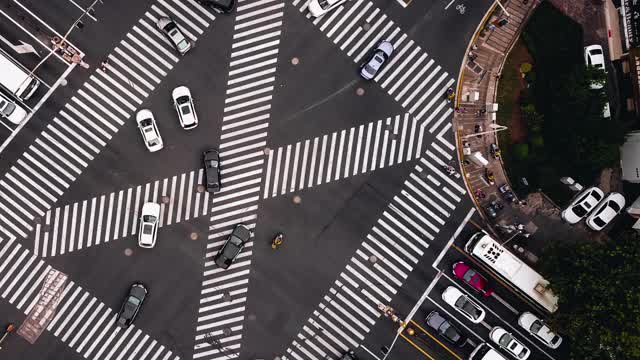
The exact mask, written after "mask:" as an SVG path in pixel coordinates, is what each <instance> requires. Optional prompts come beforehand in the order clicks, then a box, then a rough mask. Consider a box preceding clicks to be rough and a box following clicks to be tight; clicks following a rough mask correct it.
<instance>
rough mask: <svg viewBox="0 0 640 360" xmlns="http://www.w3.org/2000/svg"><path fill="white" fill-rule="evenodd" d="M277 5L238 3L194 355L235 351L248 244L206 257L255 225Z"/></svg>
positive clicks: (276, 1) (280, 6)
mask: <svg viewBox="0 0 640 360" xmlns="http://www.w3.org/2000/svg"><path fill="white" fill-rule="evenodd" d="M284 5H285V4H284V2H283V1H281V0H243V1H241V2H239V3H238V7H237V12H236V15H235V22H234V35H233V42H232V46H231V49H232V50H231V51H232V53H231V59H230V63H229V78H228V80H227V91H226V99H225V102H224V115H223V119H222V132H221V136H220V146H219V150H220V158H221V164H220V166H221V169H222V170H221V174H222V185H223V186H222V190H221V191H220V193H217V194H215V196H214V197H213V200H212V205H211V211H210V213H209V214H210V226H209V232H210V234H209V236H208V243H207V253H206V256H205V265H204V271H203V281H202V290H201V292H200V307H199V309H198V314H197V324H196V329H195V333H196V334H195V344H194V354H193V358H194V359H230V358H237V357H239V356H240V351H241V348H242V340H243V329H244V325H243V323H244V319H245V316H244V312H245V309H246V308H245V306H246V301H247V292H248V287H249V271H250V265H251V258H252V255H253V251H252V249H253V242H252V241H250V242H249V243H248V244H247V245H246V246H245V248H244V249H243V250H242V252H241V253H240V255H239V256H238V258H237V259H236V261H235V262H234V263H233V265H231V266H230V267H229V269H227V270H223V269H221V268H218V267H217V266H216V264H215V262H214V261H213V257H214V255H215V254H216V253H218V251H219V250H220V249H221V247H222V245H223V244H224V242H225V240H226V238H227V236H229V234H230V233H231V231H232V229H233V228H234V227H235V225H236V224H238V223H243V224H245V225H246V226H247V227H249V228H251V229H253V228H255V226H256V222H257V217H258V215H257V213H258V201H259V200H260V184H261V182H262V177H263V171H264V170H263V169H264V157H265V148H266V147H267V135H268V132H267V129H268V128H269V119H270V117H271V101H272V98H273V91H274V84H275V79H276V78H275V74H276V64H277V61H278V52H279V45H280V37H281V34H282V30H281V28H282V19H283V15H284V13H283V10H284Z"/></svg>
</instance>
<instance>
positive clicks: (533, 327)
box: [531, 320, 543, 333]
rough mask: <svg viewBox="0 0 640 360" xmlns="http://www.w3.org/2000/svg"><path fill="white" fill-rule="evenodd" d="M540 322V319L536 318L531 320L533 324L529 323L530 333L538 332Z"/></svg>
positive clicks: (540, 327)
mask: <svg viewBox="0 0 640 360" xmlns="http://www.w3.org/2000/svg"><path fill="white" fill-rule="evenodd" d="M542 326H543V325H542V322H541V321H540V320H536V321H534V322H533V324H531V332H532V333H538V331H540V329H542Z"/></svg>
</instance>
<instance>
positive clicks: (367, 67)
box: [360, 40, 393, 80]
mask: <svg viewBox="0 0 640 360" xmlns="http://www.w3.org/2000/svg"><path fill="white" fill-rule="evenodd" d="M392 54H393V44H391V42H389V41H386V40H384V41H381V42H380V43H379V44H378V45H377V46H376V48H375V49H373V51H370V52H369V56H368V57H367V58H366V59H364V61H363V62H362V64H361V65H360V76H362V78H363V79H365V80H371V79H373V78H374V77H375V76H376V75H378V72H380V71H381V70H382V68H383V67H384V66H385V65H386V64H387V61H389V58H391V55H392Z"/></svg>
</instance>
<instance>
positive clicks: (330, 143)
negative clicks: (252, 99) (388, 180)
mask: <svg viewBox="0 0 640 360" xmlns="http://www.w3.org/2000/svg"><path fill="white" fill-rule="evenodd" d="M451 112H453V110H452V109H451V108H447V110H445V111H443V113H442V115H441V119H445V118H447V117H448V116H449V115H450V114H451ZM450 126H451V124H450V123H448V126H445V127H444V128H443V129H442V131H441V132H439V133H438V136H439V137H440V139H441V142H443V141H444V142H443V144H445V142H446V144H447V146H446V147H447V148H448V149H449V150H453V149H455V147H454V148H452V146H453V145H451V144H450V143H449V142H448V141H447V140H445V139H444V138H443V137H442V134H444V133H445V132H446V131H447V130H448V129H449V128H450ZM410 129H414V130H415V129H416V120H415V118H413V117H411V115H410V114H409V113H406V114H404V115H397V116H395V117H389V118H387V119H386V120H378V121H374V122H370V123H367V124H362V125H359V126H354V127H351V128H350V129H343V130H340V131H336V132H333V133H332V134H330V135H329V134H325V135H322V136H317V137H315V138H313V139H306V140H303V141H298V142H296V143H295V144H289V145H285V146H281V147H278V148H277V149H274V150H273V151H271V152H270V153H269V156H268V158H267V166H266V176H265V186H264V193H263V195H262V196H263V198H269V197H275V196H278V195H284V194H286V193H291V192H294V191H299V190H302V189H305V188H310V187H313V186H316V185H321V184H326V183H329V182H331V181H337V180H340V179H344V178H347V177H349V176H355V175H358V174H364V173H367V172H371V171H375V170H377V169H382V168H384V167H388V166H393V165H397V164H400V163H402V162H405V161H410V160H414V155H413V154H420V153H422V151H423V148H424V147H425V146H426V145H427V144H426V141H424V139H423V136H421V134H422V133H420V135H418V136H416V133H415V131H413V132H411V130H410ZM432 146H435V147H436V149H437V150H438V152H440V153H442V154H443V155H444V156H445V157H447V159H449V160H451V158H452V156H451V155H450V154H449V152H447V151H445V150H444V149H442V148H441V147H440V146H438V145H437V144H436V145H432Z"/></svg>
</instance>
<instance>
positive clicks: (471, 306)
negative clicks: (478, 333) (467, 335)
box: [442, 286, 486, 324]
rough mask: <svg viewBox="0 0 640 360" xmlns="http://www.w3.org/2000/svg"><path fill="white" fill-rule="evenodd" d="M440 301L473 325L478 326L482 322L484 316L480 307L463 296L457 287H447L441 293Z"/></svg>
mask: <svg viewBox="0 0 640 360" xmlns="http://www.w3.org/2000/svg"><path fill="white" fill-rule="evenodd" d="M442 300H444V302H446V303H447V304H449V305H451V306H452V307H453V308H454V309H456V311H458V312H459V313H461V314H462V315H464V317H466V318H467V319H469V320H470V321H471V322H472V323H474V324H479V323H481V322H482V320H484V316H485V315H486V314H485V312H484V310H483V309H482V308H481V307H480V305H478V304H477V303H476V302H475V301H473V300H471V298H470V297H469V296H467V295H465V294H463V293H462V291H460V290H459V289H458V288H457V287H454V286H449V287H448V288H446V289H445V290H444V292H443V293H442Z"/></svg>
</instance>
